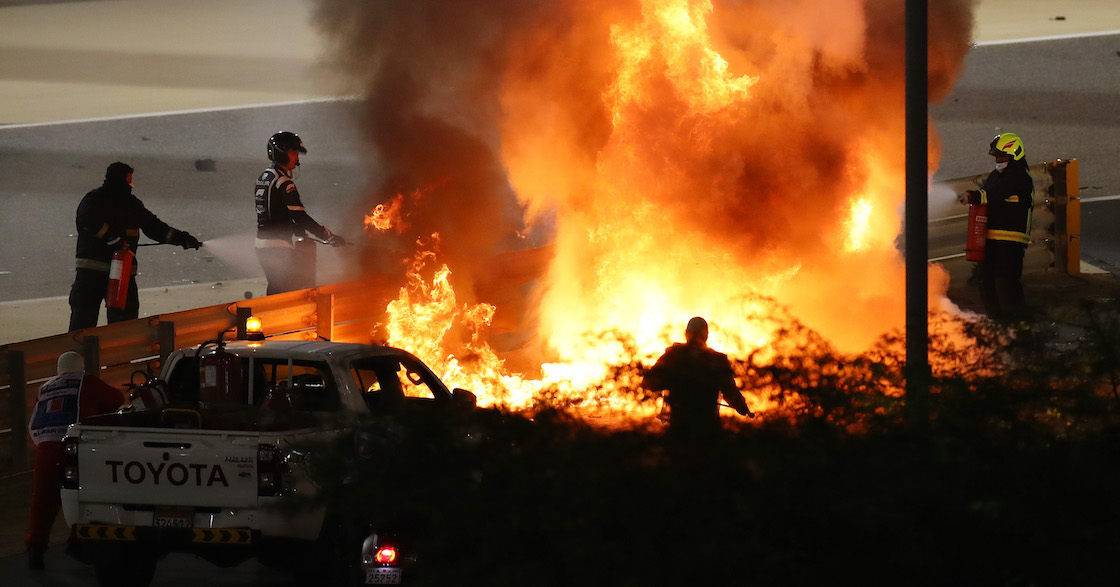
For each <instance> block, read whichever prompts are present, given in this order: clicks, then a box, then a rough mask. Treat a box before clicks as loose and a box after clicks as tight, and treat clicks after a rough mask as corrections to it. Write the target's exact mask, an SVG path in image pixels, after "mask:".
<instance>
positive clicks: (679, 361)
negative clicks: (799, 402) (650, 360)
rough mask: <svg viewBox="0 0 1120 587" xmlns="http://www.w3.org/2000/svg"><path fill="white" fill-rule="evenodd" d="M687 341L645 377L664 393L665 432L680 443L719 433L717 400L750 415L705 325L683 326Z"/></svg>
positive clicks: (724, 357) (693, 322)
mask: <svg viewBox="0 0 1120 587" xmlns="http://www.w3.org/2000/svg"><path fill="white" fill-rule="evenodd" d="M684 334H685V342H684V343H683V344H681V343H676V344H673V345H672V346H670V347H669V348H667V349H665V353H664V354H662V355H661V358H659V359H657V363H655V364H654V365H653V367H651V368H650V369H649V370H648V371H646V373H645V380H644V382H643V383H644V385H645V387H646V388H647V389H649V390H651V391H662V390H667V391H668V392H669V395H668V398H666V402H667V403H668V404H669V434H670V436H671V437H672V438H674V439H675V440H678V441H684V442H690V441H697V440H700V441H702V440H706V439H710V438H712V437H714V436H716V435H717V434H718V433H719V429H720V424H719V396H720V395H721V394H722V395H723V398H724V400H725V401H727V404H728V405H729V406H731V407H732V408H734V409H735V411H737V412H739V414H740V415H742V416H746V415H750V416H752V417H753V416H754V414H753V413H751V410H750V408H749V407H747V401H746V400H745V399H743V394H742V393H741V392H740V391H739V388H738V387H737V386H736V385H735V372H734V371H733V370H732V368H731V361H729V360H728V359H727V355H725V354H723V353H721V352H719V351H716V350H714V349H711V348H709V347H708V322H707V321H706V320H704V319H703V318H701V317H699V316H696V317H695V318H692V319H691V320H689V321H688V326H687V327H686V328H685V331H684Z"/></svg>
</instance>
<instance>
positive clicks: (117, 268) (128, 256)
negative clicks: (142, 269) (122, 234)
mask: <svg viewBox="0 0 1120 587" xmlns="http://www.w3.org/2000/svg"><path fill="white" fill-rule="evenodd" d="M135 258H136V255H134V254H132V251H130V250H128V243H127V242H126V243H124V246H123V247H121V248H120V250H118V251H117V252H115V253H113V260H112V261H111V262H110V263H109V289H108V291H106V292H105V307H106V308H118V309H122V310H123V309H124V307H125V304H126V303H127V302H128V282H129V280H130V278H131V277H132V261H133V259H135Z"/></svg>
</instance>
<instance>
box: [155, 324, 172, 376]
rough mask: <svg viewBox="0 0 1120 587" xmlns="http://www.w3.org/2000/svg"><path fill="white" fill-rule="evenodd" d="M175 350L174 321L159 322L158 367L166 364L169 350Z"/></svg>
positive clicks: (169, 353) (169, 354)
mask: <svg viewBox="0 0 1120 587" xmlns="http://www.w3.org/2000/svg"><path fill="white" fill-rule="evenodd" d="M173 350H175V322H173V321H163V320H160V322H159V364H160V368H162V367H163V366H164V365H166V364H167V358H168V357H170V356H171V351H173Z"/></svg>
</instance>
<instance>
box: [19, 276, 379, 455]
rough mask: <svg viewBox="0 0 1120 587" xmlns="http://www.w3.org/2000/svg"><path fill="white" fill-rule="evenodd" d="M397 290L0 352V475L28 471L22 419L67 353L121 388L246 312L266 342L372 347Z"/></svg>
mask: <svg viewBox="0 0 1120 587" xmlns="http://www.w3.org/2000/svg"><path fill="white" fill-rule="evenodd" d="M397 287H399V284H397V283H394V284H390V282H389V280H388V279H365V280H360V281H351V282H346V283H340V284H335V285H328V286H322V287H317V288H312V289H304V290H299V291H293V292H288V293H283V294H277V295H271V296H266V297H260V298H254V299H249V300H241V301H238V302H233V303H229V304H221V305H216V306H209V307H205V308H197V309H194V310H186V311H183V312H175V313H170V314H161V315H158V316H151V317H148V318H141V319H137V320H129V321H126V322H118V323H116V324H109V325H107V326H99V327H96V328H87V329H83V330H75V331H73V332H68V333H66V334H59V335H57V336H50V337H46V338H39V339H35V340H29V341H24V342H18V343H12V344H7V345H3V346H0V400H3V401H2V403H0V432H2V434H0V474H4V473H7V472H10V471H22V470H25V469H26V468H27V464H28V456H29V453H28V451H29V449H30V447H29V446H28V445H29V442H28V435H27V430H26V428H27V417H28V415H29V414H30V411H31V409H32V408H33V407H34V403H35V398H36V395H37V390H38V385H39V383H41V382H43V381H45V380H46V379H48V378H50V377H52V376H54V375H56V374H57V366H56V361H57V359H58V357H59V355H61V354H62V353H64V352H66V351H77V352H79V353H82V356H83V357H84V359H85V362H86V371H87V372H92V373H97V374H98V376H99V377H100V378H101V379H103V380H104V381H105V382H107V383H109V384H110V385H113V386H114V387H118V388H120V389H122V390H123V389H124V388H126V387H127V386H128V384H129V382H130V381H131V380H132V378H133V376H134V375H135V374H136V372H137V371H141V372H144V373H146V374H154V373H158V372H159V367H160V364H161V362H162V361H164V360H166V358H167V357H168V355H169V354H170V353H171V352H172V351H173V350H175V349H178V348H189V347H195V346H198V345H200V344H202V343H204V342H206V341H208V340H214V339H216V338H218V334H219V333H220V332H225V331H231V330H235V329H237V328H243V327H244V320H245V318H247V317H248V316H249V315H250V314H252V315H253V316H256V317H258V318H260V319H261V321H262V322H263V323H264V324H265V328H266V330H267V333H268V335H269V338H270V339H273V340H315V339H326V340H334V341H339V342H366V343H369V342H376V340H377V338H378V335H377V334H376V333H375V330H376V326H377V324H376V322H377V320H378V319H379V317H381V316H383V315H384V309H385V307H386V304H387V303H388V301H389V300H390V299H392V297H393V296H395V295H396V293H397ZM233 336H234V335H233V334H229V335H227V336H226V339H227V340H228V339H230V338H233ZM122 397H123V396H122Z"/></svg>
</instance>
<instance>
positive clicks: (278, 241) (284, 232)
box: [253, 164, 331, 295]
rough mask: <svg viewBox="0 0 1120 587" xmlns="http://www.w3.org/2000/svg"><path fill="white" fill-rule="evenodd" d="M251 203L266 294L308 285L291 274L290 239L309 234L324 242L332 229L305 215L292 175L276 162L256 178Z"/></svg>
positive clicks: (292, 262) (293, 262) (291, 250)
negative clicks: (254, 213) (254, 216)
mask: <svg viewBox="0 0 1120 587" xmlns="http://www.w3.org/2000/svg"><path fill="white" fill-rule="evenodd" d="M253 202H254V204H255V206H256V210H257V240H256V243H255V247H256V251H257V260H258V261H259V262H260V264H261V269H263V270H264V274H265V277H266V278H267V279H268V290H267V294H268V295H272V294H277V293H283V292H286V291H293V290H297V289H300V288H301V286H304V287H307V286H306V285H304V284H300V283H297V282H296V280H295V279H294V277H293V276H294V275H295V272H294V271H293V265H294V264H295V263H296V257H295V254H294V253H295V248H294V246H293V244H292V238H293V237H302V236H304V234H311V235H313V236H315V237H317V238H318V239H319V240H322V241H326V240H327V239H329V238H330V237H331V231H329V230H327V228H326V227H324V226H323V225H321V224H319V223H318V222H315V220H314V219H312V218H311V216H310V215H308V214H307V211H306V210H305V209H304V207H303V202H302V201H300V197H299V190H298V189H296V184H295V182H294V181H292V176H291V175H290V174H289V173H288V172H286V171H284V170H283V169H282V168H281V167H280V166H279V165H275V164H273V165H270V166H269V167H268V169H265V170H264V172H262V173H261V175H260V177H258V178H257V184H256V189H255V191H254V192H253Z"/></svg>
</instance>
